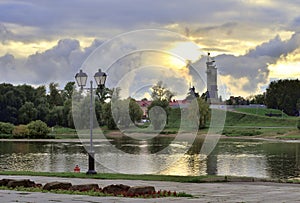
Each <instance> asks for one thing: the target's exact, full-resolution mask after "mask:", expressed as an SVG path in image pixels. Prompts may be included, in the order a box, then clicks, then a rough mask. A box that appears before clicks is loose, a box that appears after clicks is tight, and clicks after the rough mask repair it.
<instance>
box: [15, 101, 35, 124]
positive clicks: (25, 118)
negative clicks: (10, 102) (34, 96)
mask: <svg viewBox="0 0 300 203" xmlns="http://www.w3.org/2000/svg"><path fill="white" fill-rule="evenodd" d="M37 115H38V111H37V109H36V108H35V107H34V104H33V103H32V102H25V104H24V105H23V106H22V107H21V108H20V110H19V123H22V124H27V123H29V122H30V121H33V120H36V118H37Z"/></svg>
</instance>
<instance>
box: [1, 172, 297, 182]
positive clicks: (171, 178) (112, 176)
mask: <svg viewBox="0 0 300 203" xmlns="http://www.w3.org/2000/svg"><path fill="white" fill-rule="evenodd" d="M0 175H6V176H9V175H17V176H44V177H58V178H89V179H103V180H143V181H168V182H180V183H214V182H280V183H300V179H265V178H253V177H237V176H217V175H206V176H175V175H151V174H142V175H134V174H119V173H98V174H95V175H87V174H85V173H74V172H33V171H0Z"/></svg>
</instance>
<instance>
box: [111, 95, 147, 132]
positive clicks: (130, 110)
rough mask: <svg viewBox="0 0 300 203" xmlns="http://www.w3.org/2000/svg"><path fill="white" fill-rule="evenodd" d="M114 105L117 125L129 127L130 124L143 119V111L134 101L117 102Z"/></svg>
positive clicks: (113, 111) (113, 112) (114, 116)
mask: <svg viewBox="0 0 300 203" xmlns="http://www.w3.org/2000/svg"><path fill="white" fill-rule="evenodd" d="M112 104H113V106H112V114H113V118H114V120H115V122H116V123H117V124H119V125H122V126H124V127H129V125H130V123H132V122H133V123H134V122H136V121H140V120H141V119H142V116H143V111H142V109H141V108H140V106H139V105H138V104H137V103H136V101H135V100H134V99H132V98H128V99H124V100H116V101H113V103H112Z"/></svg>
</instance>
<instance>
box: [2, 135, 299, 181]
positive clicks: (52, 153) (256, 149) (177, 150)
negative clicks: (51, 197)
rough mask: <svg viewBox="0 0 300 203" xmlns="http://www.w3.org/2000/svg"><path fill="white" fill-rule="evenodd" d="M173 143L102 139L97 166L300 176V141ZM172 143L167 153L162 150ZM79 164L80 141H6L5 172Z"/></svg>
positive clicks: (83, 160) (82, 157)
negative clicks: (208, 149)
mask: <svg viewBox="0 0 300 203" xmlns="http://www.w3.org/2000/svg"><path fill="white" fill-rule="evenodd" d="M171 141H172V139H171V138H157V139H152V140H151V141H149V140H148V141H147V140H146V141H145V140H143V141H136V140H135V141H133V140H132V139H127V138H118V139H113V140H109V141H108V140H102V141H101V140H97V141H95V142H94V148H95V151H96V155H95V158H96V161H97V163H96V170H97V172H98V173H101V172H122V173H130V174H146V173H155V174H167V175H192V176H196V175H207V174H208V175H235V176H251V177H262V178H288V177H300V143H299V142H278V141H261V140H245V139H221V140H220V141H219V142H218V144H217V146H216V148H215V149H214V151H213V152H212V153H211V154H210V155H208V156H206V155H202V154H199V151H200V149H201V146H202V143H203V140H201V139H198V140H195V142H194V143H193V145H192V147H189V149H188V150H187V152H186V153H185V154H183V153H182V149H185V148H186V147H187V146H186V143H184V142H182V143H181V142H176V143H172V142H171ZM166 147H168V151H167V152H163V153H158V152H160V151H161V150H162V149H164V148H166ZM112 148H115V149H118V150H119V151H121V152H122V153H116V152H115V150H111V149H112ZM75 165H79V166H80V168H81V171H83V172H85V171H87V165H88V159H87V152H86V149H85V148H84V145H83V144H82V143H80V142H57V141H56V142H51V141H46V140H45V141H43V142H40V141H39V142H34V141H26V140H24V141H1V140H0V170H1V171H4V170H7V171H8V170H16V171H47V172H67V171H73V168H74V166H75Z"/></svg>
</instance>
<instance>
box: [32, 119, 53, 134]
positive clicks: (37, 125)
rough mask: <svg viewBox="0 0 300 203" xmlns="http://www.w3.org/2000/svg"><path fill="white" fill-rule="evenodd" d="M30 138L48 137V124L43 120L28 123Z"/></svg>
mask: <svg viewBox="0 0 300 203" xmlns="http://www.w3.org/2000/svg"><path fill="white" fill-rule="evenodd" d="M27 128H28V131H29V138H46V137H47V134H48V133H49V132H50V130H49V128H48V126H47V124H46V123H44V122H43V121H40V120H37V121H32V122H30V123H29V124H28V125H27Z"/></svg>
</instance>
